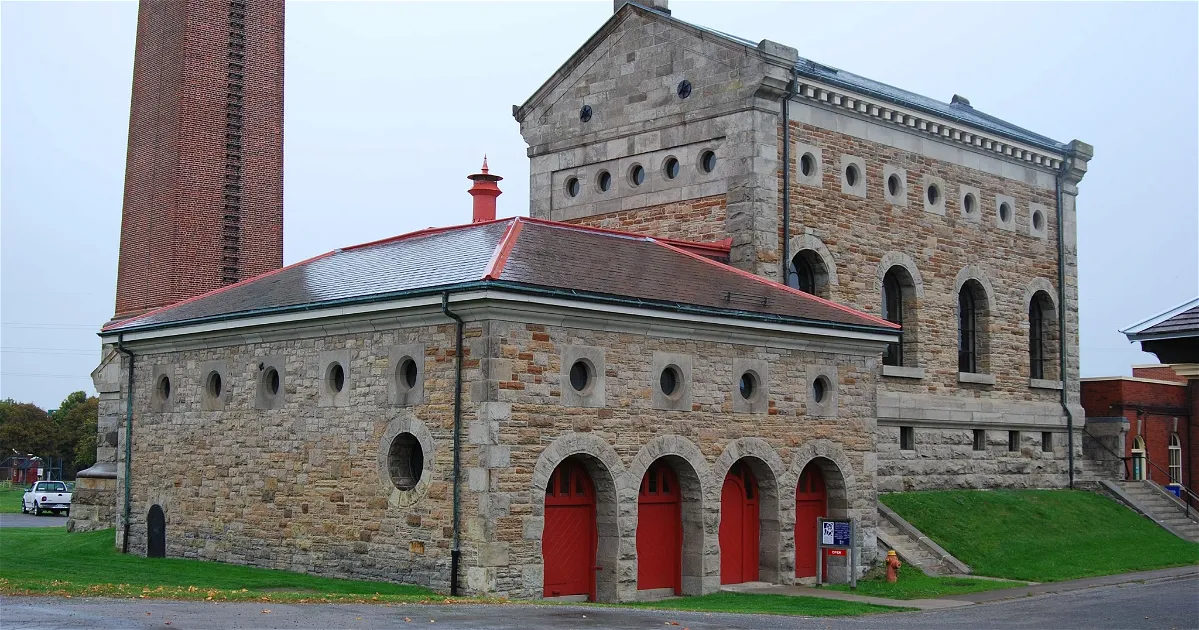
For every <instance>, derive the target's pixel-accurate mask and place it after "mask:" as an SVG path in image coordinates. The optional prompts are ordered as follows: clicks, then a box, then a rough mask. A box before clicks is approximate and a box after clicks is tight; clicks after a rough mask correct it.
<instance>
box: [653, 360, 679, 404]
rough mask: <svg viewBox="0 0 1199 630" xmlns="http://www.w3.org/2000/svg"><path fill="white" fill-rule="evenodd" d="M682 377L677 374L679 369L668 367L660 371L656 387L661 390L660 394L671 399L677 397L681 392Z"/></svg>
mask: <svg viewBox="0 0 1199 630" xmlns="http://www.w3.org/2000/svg"><path fill="white" fill-rule="evenodd" d="M682 385H683V375H682V374H680V373H679V368H677V367H675V366H673V365H670V366H667V367H666V369H665V370H662V374H661V376H659V377H658V387H659V388H661V389H662V393H663V394H666V395H667V396H669V397H671V398H673V397H675V396H678V395H679V393H680V392H682V390H683V387H682Z"/></svg>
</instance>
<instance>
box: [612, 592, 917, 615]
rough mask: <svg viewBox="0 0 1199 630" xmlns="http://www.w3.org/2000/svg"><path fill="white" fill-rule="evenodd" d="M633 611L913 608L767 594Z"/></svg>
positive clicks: (723, 595) (687, 600) (688, 600)
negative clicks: (654, 609)
mask: <svg viewBox="0 0 1199 630" xmlns="http://www.w3.org/2000/svg"><path fill="white" fill-rule="evenodd" d="M622 605H623V606H628V607H631V608H656V609H660V610H686V611H694V612H727V613H748V614H759V615H804V616H810V617H847V616H851V615H868V614H873V613H886V612H904V611H908V610H913V609H911V608H894V607H891V606H875V605H874V604H862V603H859V602H845V601H841V600H838V599H822V598H820V597H793V596H791V595H770V594H765V593H729V592H720V593H712V594H711V595H703V596H699V597H678V598H674V599H665V600H662V601H658V602H637V603H635V604H622Z"/></svg>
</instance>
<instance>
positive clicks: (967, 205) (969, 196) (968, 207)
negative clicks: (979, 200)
mask: <svg viewBox="0 0 1199 630" xmlns="http://www.w3.org/2000/svg"><path fill="white" fill-rule="evenodd" d="M975 205H976V202H975V201H974V194H973V193H966V196H965V197H964V198H963V199H962V209H963V210H965V211H966V214H974V207H975Z"/></svg>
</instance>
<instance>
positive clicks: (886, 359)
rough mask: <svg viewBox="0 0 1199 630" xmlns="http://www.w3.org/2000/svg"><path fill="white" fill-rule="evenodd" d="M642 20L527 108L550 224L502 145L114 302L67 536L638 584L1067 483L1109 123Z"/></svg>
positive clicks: (861, 538) (586, 50)
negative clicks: (521, 197) (1052, 129)
mask: <svg viewBox="0 0 1199 630" xmlns="http://www.w3.org/2000/svg"><path fill="white" fill-rule="evenodd" d="M615 8H616V11H615V13H614V14H613V16H612V17H611V19H609V20H608V21H607V22H606V23H605V24H604V25H603V26H602V27H601V28H600V30H599V31H598V32H597V33H596V34H595V35H594V36H593V37H592V38H591V39H590V40H588V41H587V42H586V43H585V44H584V45H583V47H582V48H581V49H579V51H578V52H576V53H575V54H574V55H573V56H572V57H571V58H570V59H569V60H567V62H566V63H565V64H564V65H563V66H562V67H561V68H560V69H559V71H558V72H557V73H555V75H554V76H553V77H551V78H550V79H549V80H548V81H547V82H546V83H545V84H544V85H543V86H542V87H541V88H540V89H539V90H537V92H536V93H535V94H534V95H533V96H532V97H530V99H529V100H528V101H527V102H526V103H525V104H524V105H521V106H518V107H515V108H514V114H515V116H516V118H517V120H518V121H519V122H520V131H521V133H522V134H523V136H524V138H525V140H526V142H527V143H528V144H529V157H530V160H531V199H530V214H531V218H529V219H523V218H516V219H503V220H495V217H494V208H495V205H494V199H495V195H498V194H499V190H498V186H497V184H496V183H497V182H498V181H499V178H498V176H495V175H491V174H489V173H488V172H487V171H486V168H485V169H484V172H482V173H479V174H477V175H472V176H471V179H472V180H474V181H475V188H474V189H472V194H473V195H474V196H475V212H474V220H475V223H473V224H470V225H466V226H459V227H454V228H442V229H433V230H426V231H422V232H417V233H413V234H408V235H404V236H400V237H395V238H391V239H387V240H384V241H378V242H375V243H368V244H366V245H360V246H354V247H347V248H343V249H340V250H335V251H333V252H330V253H329V254H326V255H324V256H319V257H317V258H314V259H311V260H308V261H304V262H302V263H298V264H296V265H293V266H290V267H286V268H283V269H279V270H275V271H271V272H267V273H265V274H262V275H259V276H257V277H255V278H251V279H248V280H243V281H240V282H238V283H235V284H230V285H227V286H224V287H222V288H219V289H216V290H214V291H211V292H209V293H206V294H204V295H200V296H197V297H194V298H191V299H187V300H183V301H182V302H179V303H176V304H174V305H171V306H167V307H163V308H160V309H157V310H152V311H150V312H148V313H144V314H142V315H139V316H135V317H131V318H128V319H123V320H120V321H116V322H113V323H111V324H110V325H108V326H107V327H105V328H104V330H103V331H102V334H101V336H102V338H103V341H104V343H105V355H104V360H103V362H102V364H101V365H100V366H99V367H98V368H97V369H96V371H95V372H94V373H93V376H94V380H95V382H96V386H97V388H98V390H99V391H100V393H101V401H102V404H101V418H100V427H99V430H100V437H101V440H100V447H99V450H98V453H97V455H98V458H97V459H98V462H99V463H98V464H97V467H96V470H98V471H101V472H103V471H110V473H111V475H112V476H114V477H116V480H115V482H114V483H115V484H116V486H115V487H110V486H107V485H103V484H101V483H100V482H99V481H87V482H81V494H80V495H79V497H78V499H77V502H78V505H77V508H76V510H74V512H73V515H72V525H71V526H72V527H73V528H75V529H86V528H94V527H103V526H107V525H110V524H112V523H114V522H115V523H116V524H117V525H118V532H117V538H118V543H119V544H121V545H122V546H123V547H125V548H127V549H128V550H131V551H134V552H137V553H146V554H149V555H159V554H165V555H171V556H184V557H196V558H203V559H210V560H221V561H228V562H238V563H248V564H253V565H258V566H269V567H277V568H284V569H292V570H299V571H306V572H312V573H319V574H325V575H339V576H350V577H369V578H378V579H387V580H395V581H404V582H413V583H418V584H426V585H429V586H433V587H435V588H439V589H444V590H449V591H450V592H454V593H496V594H502V595H509V596H520V597H540V596H546V597H556V596H565V597H589V598H593V599H600V600H606V601H613V600H621V601H627V600H634V599H643V598H653V597H660V596H664V595H669V594H672V593H682V594H700V593H708V592H711V591H713V590H715V589H717V588H719V585H720V584H722V583H735V582H745V581H754V580H763V581H769V582H776V583H791V582H793V581H795V580H804V579H813V578H814V577H815V574H816V570H817V569H816V552H815V549H814V545H813V544H811V542H812V541H813V539H814V538H815V527H816V522H817V518H819V517H821V516H829V517H852V518H854V519H856V521H857V523H858V524H859V526H860V527H859V535H858V539H857V541H856V543H857V544H858V545H859V546H860V548H861V549H862V551H863V553H862V557H861V564H860V565H859V566H857V567H853V568H852V569H853V570H854V571H858V572H860V571H861V570H862V569H863V568H864V566H865V565H867V564H869V563H871V562H872V561H874V560H875V558H876V551H877V550H876V540H875V529H876V523H877V519H878V515H877V511H876V500H877V494H878V493H879V492H886V491H894V490H902V489H922V488H944V487H985V488H991V487H1060V486H1065V485H1067V484H1068V483H1070V482H1071V479H1072V476H1073V469H1072V468H1071V467H1070V466H1069V465H1068V462H1069V461H1071V460H1072V459H1073V456H1074V454H1075V453H1076V452H1078V448H1077V447H1078V444H1077V440H1076V439H1075V438H1076V437H1077V436H1076V435H1075V434H1074V433H1071V432H1070V431H1069V429H1070V428H1073V429H1074V431H1075V432H1077V431H1078V430H1079V429H1081V426H1082V422H1083V415H1082V410H1081V408H1080V407H1079V406H1078V378H1077V374H1078V367H1077V366H1078V364H1077V357H1078V351H1077V348H1078V345H1077V344H1078V342H1077V326H1078V324H1077V322H1078V318H1077V291H1076V286H1077V281H1076V278H1077V272H1076V257H1075V197H1076V195H1077V192H1078V190H1077V184H1078V182H1079V181H1080V180H1081V178H1082V176H1083V174H1084V173H1085V170H1086V162H1087V159H1089V157H1090V154H1091V149H1090V147H1088V146H1087V145H1085V144H1083V143H1080V142H1077V141H1076V142H1073V143H1070V144H1062V143H1059V142H1056V141H1054V140H1051V139H1049V138H1045V137H1043V136H1040V135H1037V134H1034V133H1032V132H1029V131H1026V130H1023V129H1020V128H1018V127H1016V126H1014V125H1011V124H1009V123H1006V122H1003V121H1000V120H998V119H995V118H993V117H991V116H988V115H986V114H983V113H982V112H980V111H977V110H975V109H973V108H972V107H971V106H970V105H969V103H968V102H967V101H966V100H965V99H963V98H961V97H955V98H954V99H953V102H951V103H949V104H945V103H941V102H938V101H934V100H932V99H928V98H925V97H921V96H918V95H915V94H911V93H908V92H904V91H902V90H897V89H895V88H892V87H890V86H886V85H883V84H880V83H877V82H873V81H870V80H868V79H865V78H862V77H860V76H857V75H852V74H849V73H846V72H843V71H839V70H836V69H833V68H829V67H826V66H821V65H819V64H816V63H814V62H811V61H808V60H805V59H801V58H799V57H798V55H797V53H796V51H795V49H792V48H788V47H786V46H783V45H780V44H776V43H773V42H770V41H762V42H759V43H756V44H755V43H753V42H751V41H748V40H742V39H739V38H736V37H731V36H729V35H725V34H723V33H719V32H717V31H713V30H710V29H706V28H702V27H698V26H694V25H691V24H688V23H686V22H683V21H680V20H678V19H676V18H674V17H672V16H671V15H670V14H669V11H668V10H667V9H666V5H665V2H660V1H656V2H654V3H652V5H651V6H641V5H637V4H632V3H623V2H620V1H618V2H616V5H615ZM280 15H281V14H280ZM131 126H132V125H131ZM209 210H210V211H211V212H216V213H219V212H221V210H220V206H217V205H213V206H212V207H211V208H209ZM776 281H779V282H776ZM780 282H781V283H780ZM1063 332H1064V334H1062V333H1063ZM1075 468H1077V466H1076V467H1075ZM95 477H96V479H101V476H100V475H98V474H97V475H95ZM104 483H108V480H104ZM88 484H92V485H88ZM93 486H94V487H93ZM832 563H833V564H832V566H831V568H830V577H831V578H834V579H837V578H843V577H845V576H846V573H847V569H848V567H847V566H846V564H845V563H844V560H843V559H842V561H841V563H840V564H838V563H837V561H836V559H833V560H832Z"/></svg>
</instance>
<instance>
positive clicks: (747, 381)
mask: <svg viewBox="0 0 1199 630" xmlns="http://www.w3.org/2000/svg"><path fill="white" fill-rule="evenodd" d="M738 391H740V393H741V397H742V398H744V399H745V400H749V399H751V398H753V397H754V394H755V393H756V392H757V391H758V377H757V375H755V374H754V373H753V372H746V373H745V374H742V375H741V382H740V383H739V387H738Z"/></svg>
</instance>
